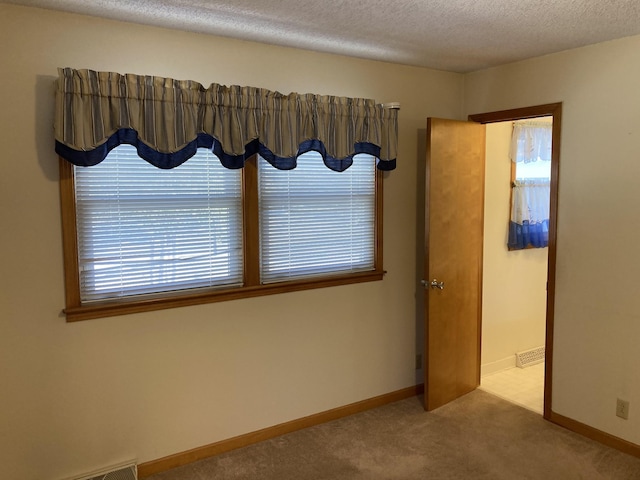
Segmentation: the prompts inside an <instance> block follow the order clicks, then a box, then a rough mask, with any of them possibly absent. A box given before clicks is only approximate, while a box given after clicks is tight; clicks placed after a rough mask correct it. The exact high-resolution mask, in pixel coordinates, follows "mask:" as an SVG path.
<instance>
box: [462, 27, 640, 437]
mask: <svg viewBox="0 0 640 480" xmlns="http://www.w3.org/2000/svg"><path fill="white" fill-rule="evenodd" d="M465 83H466V87H465V98H466V102H465V103H466V110H467V113H476V112H486V111H494V110H502V109H509V108H516V107H525V106H531V105H538V104H545V103H552V102H560V101H561V102H563V119H562V146H561V152H560V179H559V204H558V244H557V276H556V282H557V283H556V302H555V337H554V353H553V360H554V364H553V375H554V376H553V410H554V411H556V412H557V413H559V414H562V415H565V416H568V417H571V418H573V419H575V420H577V421H579V422H583V423H585V424H587V425H590V426H592V427H595V428H597V429H600V430H603V431H605V432H607V433H610V434H612V435H615V436H617V437H620V438H623V439H625V440H628V441H630V442H633V443H635V444H640V411H639V409H640V375H639V374H638V371H639V370H640V357H639V356H638V348H639V347H638V346H639V345H640V295H639V294H638V292H639V291H640V280H639V278H640V254H638V244H640V215H638V206H639V205H640V188H638V178H640V161H639V160H640V96H639V93H638V85H640V36H635V37H630V38H626V39H621V40H617V41H612V42H607V43H601V44H598V45H593V46H589V47H585V48H580V49H576V50H570V51H566V52H562V53H558V54H555V55H549V56H545V57H540V58H536V59H532V60H528V61H524V62H519V63H514V64H510V65H506V66H503V67H499V68H493V69H488V70H484V71H479V72H475V73H471V74H469V75H467V76H466V77H465ZM617 397H621V398H624V399H627V400H630V401H631V408H630V416H629V420H626V421H625V420H622V419H620V418H617V417H616V416H615V405H616V398H617ZM634 408H635V410H634ZM634 412H635V413H634Z"/></svg>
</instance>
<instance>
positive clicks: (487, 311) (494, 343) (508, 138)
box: [480, 117, 553, 415]
mask: <svg viewBox="0 0 640 480" xmlns="http://www.w3.org/2000/svg"><path fill="white" fill-rule="evenodd" d="M552 120H553V119H552V118H551V117H540V118H536V119H528V120H519V121H516V122H512V121H509V122H495V123H490V124H487V125H486V157H485V208H484V241H483V244H484V252H483V288H482V291H483V300H482V337H481V338H482V342H481V374H480V387H481V388H482V389H483V390H485V391H488V392H489V393H491V394H494V395H496V396H499V397H501V398H503V399H505V400H508V401H510V402H512V403H515V404H517V405H520V406H522V407H524V408H527V409H529V410H532V411H534V412H535V413H538V414H540V415H542V413H543V407H544V344H545V317H546V281H547V274H548V272H547V264H548V255H547V248H546V247H544V248H521V249H517V248H511V249H510V248H509V247H508V243H509V239H508V236H509V222H508V221H507V219H509V218H510V216H511V208H512V207H511V204H512V192H513V191H514V190H515V191H516V192H522V187H518V189H514V186H513V184H512V179H513V178H514V177H515V178H518V179H521V181H522V180H524V179H525V178H526V181H528V182H535V185H539V186H538V187H535V190H536V192H540V193H541V194H542V195H543V196H544V197H546V201H547V209H548V200H549V194H550V192H549V172H550V165H551V142H550V140H551V129H552ZM514 136H515V140H516V143H515V145H518V146H519V147H520V149H521V150H522V149H523V148H524V147H525V145H524V142H522V141H521V142H519V143H518V142H517V139H518V138H521V139H522V138H526V139H529V143H528V145H527V146H528V147H529V149H528V151H529V155H528V156H527V159H526V163H525V161H524V158H523V157H524V155H523V153H522V151H521V152H520V160H521V162H519V163H515V160H517V159H518V158H517V157H518V156H517V152H515V151H513V149H514V148H515V146H514V142H513V140H514ZM535 140H538V141H537V142H536V141H535ZM534 147H535V148H534ZM533 150H535V151H533ZM534 157H535V158H534ZM516 171H517V174H516V175H514V172H516ZM529 188H530V189H533V187H529ZM534 203H535V204H538V202H534ZM539 206H540V207H541V208H544V203H543V202H541V203H540V204H539ZM547 217H548V213H547V214H546V215H545V217H544V218H547ZM529 240H530V241H531V240H532V239H529ZM511 242H512V243H513V239H511ZM534 243H538V239H537V238H536V239H535V240H534ZM542 245H544V243H542ZM538 246H540V244H538ZM529 247H531V245H529Z"/></svg>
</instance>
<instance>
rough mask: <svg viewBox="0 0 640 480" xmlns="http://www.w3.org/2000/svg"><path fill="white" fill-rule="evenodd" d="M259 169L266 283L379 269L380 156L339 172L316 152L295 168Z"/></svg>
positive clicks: (264, 164) (263, 163)
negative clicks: (377, 202) (377, 175)
mask: <svg viewBox="0 0 640 480" xmlns="http://www.w3.org/2000/svg"><path fill="white" fill-rule="evenodd" d="M258 165H259V167H258V176H259V180H258V182H259V205H260V213H259V217H260V242H261V245H260V252H261V281H262V282H263V283H270V282H277V281H283V280H288V279H296V278H303V277H312V276H315V275H326V274H328V273H329V274H330V273H349V272H358V271H367V270H373V269H374V267H375V265H374V256H375V157H373V156H371V155H362V154H361V155H357V156H356V157H355V158H354V161H353V165H352V166H351V167H350V168H348V169H347V170H346V171H344V172H339V173H338V172H334V171H332V170H330V169H328V168H327V167H326V166H325V165H324V163H323V162H322V158H321V157H320V155H319V154H317V153H316V152H309V153H305V154H303V155H301V156H300V157H299V158H298V166H297V167H296V168H295V169H294V170H289V171H282V170H276V169H275V168H273V167H272V166H271V165H269V164H268V163H267V162H266V161H265V160H264V159H262V158H260V159H259V164H258Z"/></svg>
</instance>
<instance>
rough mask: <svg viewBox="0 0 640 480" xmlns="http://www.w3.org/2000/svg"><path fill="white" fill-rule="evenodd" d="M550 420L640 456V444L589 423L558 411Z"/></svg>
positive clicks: (612, 446)
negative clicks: (586, 423)
mask: <svg viewBox="0 0 640 480" xmlns="http://www.w3.org/2000/svg"><path fill="white" fill-rule="evenodd" d="M548 420H549V421H550V422H552V423H555V424H556V425H560V426H561V427H564V428H566V429H568V430H571V431H572V432H575V433H578V434H580V435H582V436H584V437H587V438H590V439H591V440H595V441H596V442H599V443H602V444H604V445H606V446H608V447H611V448H615V449H616V450H620V451H621V452H624V453H627V454H629V455H633V456H634V457H638V458H640V445H636V444H635V443H632V442H628V441H627V440H624V439H622V438H619V437H616V436H613V435H611V434H609V433H606V432H603V431H602V430H598V429H597V428H594V427H590V426H589V425H585V424H584V423H581V422H578V421H577V420H573V419H572V418H569V417H565V416H564V415H560V414H559V413H556V412H551V413H550V415H549V418H548Z"/></svg>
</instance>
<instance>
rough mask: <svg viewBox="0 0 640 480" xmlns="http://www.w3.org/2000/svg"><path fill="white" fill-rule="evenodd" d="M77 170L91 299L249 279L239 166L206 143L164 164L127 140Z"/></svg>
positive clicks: (85, 279) (83, 262)
mask: <svg viewBox="0 0 640 480" xmlns="http://www.w3.org/2000/svg"><path fill="white" fill-rule="evenodd" d="M74 172H75V187H76V192H75V193H76V209H77V210H76V219H77V232H78V257H79V258H78V262H79V270H80V294H81V300H82V301H83V302H86V301H92V300H103V299H108V298H117V297H126V296H131V295H142V294H151V293H159V292H170V291H173V290H184V289H192V288H203V287H215V286H230V285H240V284H242V270H243V263H242V262H243V260H242V194H241V172H240V171H239V170H229V169H226V168H224V167H223V166H222V165H220V162H219V161H218V159H217V158H216V157H215V156H214V155H213V154H212V153H211V152H209V151H207V150H205V149H199V150H198V153H197V154H196V155H195V156H193V157H192V158H190V159H189V160H187V161H186V162H185V163H183V164H182V165H180V166H179V167H176V168H174V169H171V170H161V169H159V168H156V167H154V166H152V165H149V164H148V163H147V162H145V161H144V160H142V159H140V158H139V157H138V156H137V153H136V150H135V148H134V147H132V146H130V145H120V146H119V147H117V148H115V149H113V150H112V151H111V153H109V155H108V156H107V158H106V159H105V160H104V161H103V162H102V163H100V164H99V165H96V166H94V167H89V168H82V167H74Z"/></svg>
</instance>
